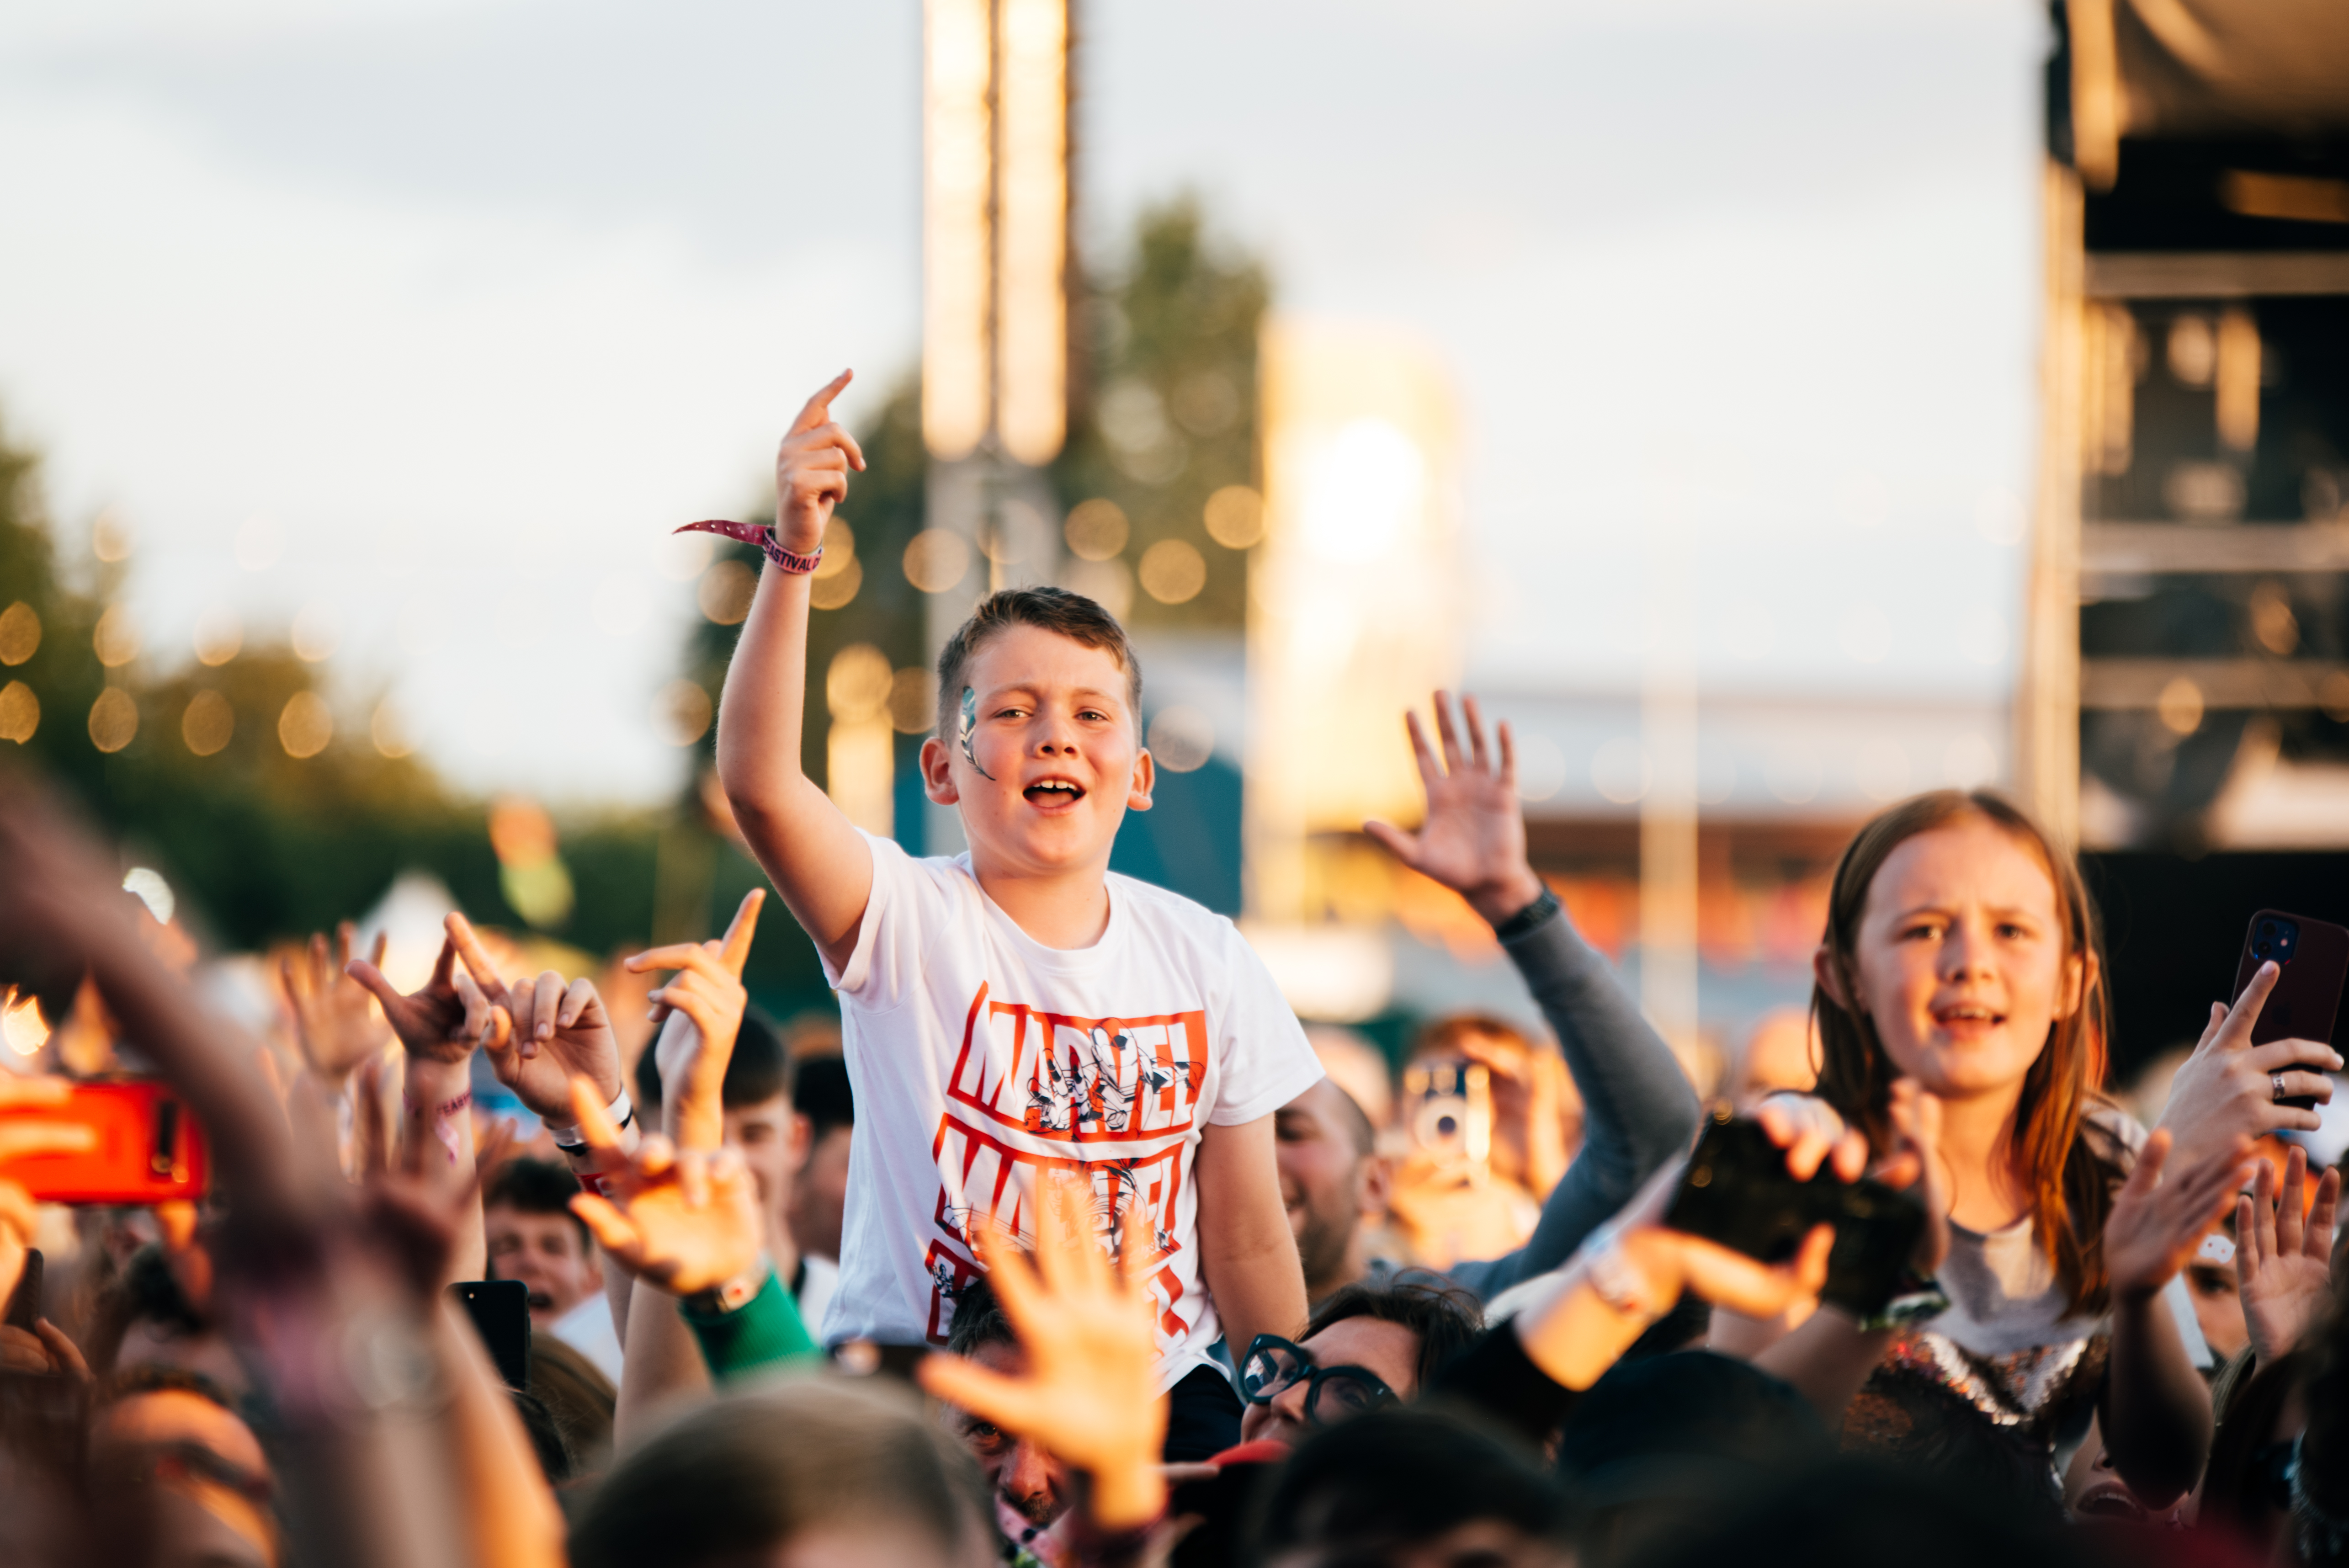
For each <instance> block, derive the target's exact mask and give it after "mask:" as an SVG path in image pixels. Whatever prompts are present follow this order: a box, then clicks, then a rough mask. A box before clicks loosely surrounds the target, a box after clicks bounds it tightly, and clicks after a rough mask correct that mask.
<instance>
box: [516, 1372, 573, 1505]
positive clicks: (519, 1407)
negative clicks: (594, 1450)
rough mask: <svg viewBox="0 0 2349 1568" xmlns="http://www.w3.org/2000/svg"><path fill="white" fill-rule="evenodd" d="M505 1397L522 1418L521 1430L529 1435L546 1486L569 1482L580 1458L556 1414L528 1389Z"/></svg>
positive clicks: (521, 1389)
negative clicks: (509, 1399) (573, 1450)
mask: <svg viewBox="0 0 2349 1568" xmlns="http://www.w3.org/2000/svg"><path fill="white" fill-rule="evenodd" d="M506 1396H507V1398H511V1399H512V1400H513V1407H514V1414H516V1415H517V1416H520V1417H521V1418H522V1429H523V1431H524V1432H527V1433H528V1434H529V1435H530V1451H531V1452H532V1453H533V1454H534V1455H536V1456H537V1459H538V1470H539V1473H540V1474H541V1475H543V1476H544V1477H545V1478H546V1484H547V1485H548V1486H550V1487H555V1486H561V1485H562V1484H563V1483H564V1482H565V1481H567V1480H570V1479H571V1478H572V1476H573V1475H574V1473H575V1472H576V1471H577V1470H578V1468H579V1467H578V1458H577V1456H576V1455H575V1454H574V1453H573V1452H572V1449H571V1440H570V1439H569V1438H567V1437H566V1436H564V1430H563V1424H562V1422H560V1421H558V1420H557V1419H555V1416H554V1411H553V1410H551V1409H549V1408H547V1404H546V1401H545V1400H543V1399H542V1398H539V1397H538V1396H537V1395H535V1394H533V1393H532V1392H531V1391H530V1390H529V1389H527V1388H509V1389H507V1390H506Z"/></svg>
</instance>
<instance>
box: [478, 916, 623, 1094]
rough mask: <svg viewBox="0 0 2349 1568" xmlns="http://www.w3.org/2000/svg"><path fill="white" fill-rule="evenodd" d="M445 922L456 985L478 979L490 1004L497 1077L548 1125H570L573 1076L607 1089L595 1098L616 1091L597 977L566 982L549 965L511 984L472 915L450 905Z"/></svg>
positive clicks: (616, 1054) (487, 1041)
mask: <svg viewBox="0 0 2349 1568" xmlns="http://www.w3.org/2000/svg"><path fill="white" fill-rule="evenodd" d="M448 930H449V943H450V946H451V947H453V948H454V949H455V950H456V953H457V955H458V956H459V957H460V958H461V959H463V960H464V962H465V973H464V974H462V975H458V976H457V981H458V985H460V987H463V986H466V985H469V983H470V985H475V986H478V987H479V991H480V995H481V996H482V998H483V999H484V1001H485V1003H486V1005H487V1006H486V1009H485V1013H484V1016H485V1017H486V1018H487V1019H488V1023H489V1029H488V1033H487V1035H486V1037H484V1038H483V1039H482V1041H481V1043H482V1045H483V1046H484V1047H486V1048H487V1049H488V1051H489V1053H490V1067H491V1068H492V1070H493V1071H495V1072H496V1074H497V1075H498V1081H499V1082H500V1083H502V1084H503V1085H505V1086H506V1087H507V1088H510V1089H512V1090H513V1091H514V1097H515V1098H516V1099H520V1100H521V1101H522V1102H523V1104H524V1105H526V1106H528V1107H530V1109H531V1111H532V1113H533V1114H534V1115H536V1116H537V1117H538V1118H539V1119H541V1120H543V1121H544V1122H545V1123H546V1124H547V1125H548V1126H550V1127H568V1126H570V1125H571V1080H572V1079H573V1078H585V1079H587V1080H588V1082H590V1083H592V1084H594V1085H595V1088H596V1089H597V1091H598V1092H600V1093H601V1094H602V1095H603V1097H604V1098H603V1099H600V1100H598V1101H597V1102H596V1103H597V1104H598V1105H609V1104H611V1103H612V1102H613V1101H614V1100H616V1099H618V1098H619V1095H620V1042H619V1040H618V1038H617V1037H616V1036H615V1035H614V1034H613V1033H612V1020H611V1018H610V1016H608V1015H607V1014H606V1013H605V1011H604V999H603V998H602V997H601V996H599V995H596V994H595V982H594V981H592V980H589V979H587V978H585V976H582V977H581V978H579V979H577V980H573V981H570V982H568V983H565V981H564V978H563V976H562V975H558V974H557V973H555V972H554V970H552V969H549V970H547V971H546V972H545V973H543V974H542V975H539V977H538V978H537V979H536V980H533V981H525V982H523V984H520V985H507V984H506V983H505V981H504V980H503V979H502V977H501V976H500V975H499V974H498V969H497V965H495V964H493V963H492V962H491V960H490V955H489V953H488V952H487V951H486V950H485V949H484V948H483V947H482V946H481V938H480V937H479V936H478V935H477V934H475V933H474V931H473V927H472V924H471V922H469V921H467V920H466V918H465V917H464V916H463V915H461V914H458V913H453V912H452V913H450V916H449V919H448ZM469 977H470V982H469ZM494 1015H502V1018H503V1020H504V1022H501V1021H500V1020H499V1018H498V1017H497V1016H494ZM508 1024H510V1025H511V1028H510V1029H509V1028H508V1027H507V1025H508Z"/></svg>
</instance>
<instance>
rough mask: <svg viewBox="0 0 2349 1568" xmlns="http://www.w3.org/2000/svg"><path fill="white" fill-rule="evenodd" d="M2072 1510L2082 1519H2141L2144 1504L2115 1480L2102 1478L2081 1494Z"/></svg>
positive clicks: (2143, 1512)
mask: <svg viewBox="0 0 2349 1568" xmlns="http://www.w3.org/2000/svg"><path fill="white" fill-rule="evenodd" d="M2072 1511H2073V1512H2074V1513H2075V1514H2077V1515H2078V1516H2079V1517H2080V1518H2082V1519H2143V1518H2144V1517H2145V1508H2144V1505H2142V1504H2141V1503H2139V1502H2138V1501H2137V1499H2135V1498H2133V1497H2131V1496H2130V1495H2129V1493H2128V1488H2127V1487H2125V1486H2123V1485H2121V1484H2120V1483H2119V1482H2117V1481H2109V1480H2102V1481H2098V1482H2097V1483H2096V1484H2095V1485H2094V1486H2092V1487H2090V1488H2089V1489H2088V1490H2087V1491H2085V1492H2084V1493H2082V1494H2081V1497H2080V1501H2078V1502H2077V1503H2075V1505H2074V1506H2073V1509H2072Z"/></svg>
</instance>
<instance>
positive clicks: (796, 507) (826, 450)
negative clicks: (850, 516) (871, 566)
mask: <svg viewBox="0 0 2349 1568" xmlns="http://www.w3.org/2000/svg"><path fill="white" fill-rule="evenodd" d="M855 374H856V373H855V372H854V371H853V370H843V371H842V372H841V373H840V374H839V375H837V376H835V377H833V378H832V379H831V380H830V381H828V382H826V383H825V384H824V385H823V388H822V389H821V390H819V391H818V392H817V393H816V395H815V396H814V397H811V398H809V399H808V400H807V407H803V408H802V409H801V410H800V417H799V418H796V419H794V420H792V428H791V430H790V432H789V433H788V434H786V435H785V436H784V437H783V444H782V447H781V449H780V450H778V451H777V452H776V453H775V542H776V543H778V544H780V545H781V546H782V547H783V548H784V549H785V550H789V551H792V552H796V553H798V554H801V555H810V554H812V553H814V552H815V550H816V547H817V546H819V545H821V544H822V543H823V530H824V525H825V524H826V523H828V522H830V521H832V509H833V507H836V506H838V505H839V504H840V503H841V502H842V501H843V500H845V499H847V496H848V470H849V469H851V468H854V469H856V470H857V472H859V473H862V472H864V449H863V448H861V447H859V446H858V445H857V444H856V438H855V437H854V436H852V435H850V434H849V433H848V432H847V430H846V429H844V428H842V427H841V426H839V425H836V424H834V423H833V418H832V400H833V398H834V397H839V396H840V394H841V390H842V388H843V387H846V386H847V385H848V382H849V378H850V377H853V376H854V375H855Z"/></svg>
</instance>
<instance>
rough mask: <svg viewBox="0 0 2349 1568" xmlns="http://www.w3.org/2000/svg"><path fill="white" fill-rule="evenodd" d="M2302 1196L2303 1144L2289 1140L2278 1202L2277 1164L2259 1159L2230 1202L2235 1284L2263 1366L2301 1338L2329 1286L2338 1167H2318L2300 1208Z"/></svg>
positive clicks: (2305, 1176)
mask: <svg viewBox="0 0 2349 1568" xmlns="http://www.w3.org/2000/svg"><path fill="white" fill-rule="evenodd" d="M2307 1196H2308V1150H2305V1149H2302V1148H2301V1147H2299V1146H2298V1145H2297V1144H2295V1145H2294V1146H2293V1147H2292V1152H2291V1154H2290V1155H2288V1156H2287V1157H2286V1159H2285V1162H2284V1175H2283V1201H2282V1203H2281V1204H2279V1203H2278V1202H2276V1179H2275V1167H2274V1166H2272V1165H2271V1164H2269V1163H2268V1162H2267V1161H2264V1160H2261V1161H2254V1162H2253V1164H2252V1166H2251V1191H2250V1192H2249V1193H2248V1194H2245V1195H2240V1196H2238V1197H2237V1198H2236V1200H2235V1284H2236V1289H2237V1291H2238V1293H2239V1294H2240V1295H2241V1297H2242V1302H2243V1325H2244V1326H2245V1327H2247V1328H2249V1329H2250V1330H2251V1349H2252V1351H2253V1352H2254V1353H2255V1354H2256V1355H2257V1356H2258V1357H2259V1361H2260V1365H2261V1366H2262V1367H2264V1366H2267V1365H2268V1364H2270V1363H2271V1362H2272V1361H2274V1360H2275V1358H2276V1357H2279V1356H2282V1354H2283V1353H2284V1352H2285V1351H2287V1350H2290V1349H2292V1347H2293V1346H2296V1345H2298V1344H2299V1343H2300V1337H2301V1336H2302V1334H2303V1333H2305V1332H2306V1331H2307V1328H2308V1326H2309V1325H2310V1324H2311V1323H2313V1322H2314V1321H2315V1320H2316V1315H2317V1314H2318V1313H2319V1312H2321V1311H2323V1307H2324V1304H2325V1301H2326V1298H2327V1296H2328V1295H2329V1294H2330V1292H2331V1290H2332V1284H2333V1217H2334V1215H2335V1214H2336V1212H2338V1210H2339V1205H2340V1202H2341V1172H2340V1171H2337V1170H2334V1171H2326V1172H2325V1173H2324V1180H2323V1181H2320V1182H2318V1183H2317V1184H2316V1202H2315V1206H2314V1207H2313V1208H2308V1207H2306V1203H2307Z"/></svg>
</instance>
